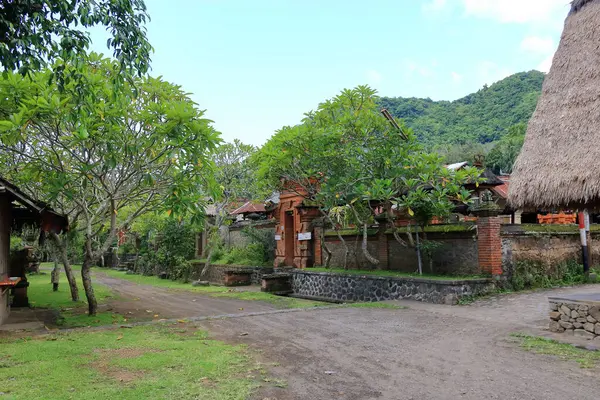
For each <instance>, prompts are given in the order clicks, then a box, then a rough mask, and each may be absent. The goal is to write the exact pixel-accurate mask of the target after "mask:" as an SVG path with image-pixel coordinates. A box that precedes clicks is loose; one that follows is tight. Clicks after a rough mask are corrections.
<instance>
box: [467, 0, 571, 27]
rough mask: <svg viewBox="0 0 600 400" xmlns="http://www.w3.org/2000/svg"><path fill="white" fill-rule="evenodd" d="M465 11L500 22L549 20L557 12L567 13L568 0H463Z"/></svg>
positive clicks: (468, 13)
mask: <svg viewBox="0 0 600 400" xmlns="http://www.w3.org/2000/svg"><path fill="white" fill-rule="evenodd" d="M462 2H463V7H464V10H465V13H466V14H467V15H473V16H476V17H484V18H490V19H495V20H498V21H500V22H515V23H529V22H548V21H550V20H552V19H553V18H554V17H555V16H556V14H557V13H559V12H560V13H561V15H562V18H564V16H565V15H566V12H567V10H568V5H569V2H568V1H566V0H462Z"/></svg>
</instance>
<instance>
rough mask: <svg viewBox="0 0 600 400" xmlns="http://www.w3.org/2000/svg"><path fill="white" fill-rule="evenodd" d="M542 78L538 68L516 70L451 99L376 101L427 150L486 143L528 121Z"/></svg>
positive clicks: (393, 98)
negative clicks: (437, 147)
mask: <svg viewBox="0 0 600 400" xmlns="http://www.w3.org/2000/svg"><path fill="white" fill-rule="evenodd" d="M544 78H545V74H544V73H542V72H539V71H529V72H520V73H517V74H514V75H511V76H509V77H507V78H504V79H502V80H501V81H498V82H496V83H494V84H492V85H490V86H489V87H488V88H487V89H482V90H479V91H477V92H475V93H471V94H469V95H467V96H465V97H463V98H461V99H458V100H455V101H451V102H450V101H432V100H431V99H419V98H402V97H382V98H380V99H379V100H378V103H379V105H380V106H381V107H384V108H387V109H388V110H389V111H390V113H391V114H392V115H393V116H394V117H396V118H398V119H402V120H404V121H405V123H406V125H407V126H408V127H410V128H411V129H413V131H414V132H415V134H416V135H417V138H418V139H419V141H421V142H422V143H423V144H425V146H426V147H427V148H428V149H432V148H434V147H436V146H448V145H454V144H473V143H481V144H487V143H491V142H494V141H497V140H499V139H501V138H502V137H503V136H504V135H505V134H506V133H507V130H508V129H509V128H510V127H511V126H513V125H515V124H518V123H527V121H529V118H531V115H532V114H533V111H534V110H535V107H536V104H537V101H538V98H539V96H540V94H541V92H542V83H543V82H544ZM466 150H468V148H467V149H466ZM464 159H465V158H463V160H464ZM463 160H459V161H463Z"/></svg>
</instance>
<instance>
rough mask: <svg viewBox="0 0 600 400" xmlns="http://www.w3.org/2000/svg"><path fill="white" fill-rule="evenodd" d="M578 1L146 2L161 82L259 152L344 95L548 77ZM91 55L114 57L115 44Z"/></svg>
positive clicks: (422, 93)
mask: <svg viewBox="0 0 600 400" xmlns="http://www.w3.org/2000/svg"><path fill="white" fill-rule="evenodd" d="M568 4H569V0H395V1H394V0H389V1H388V0H371V1H359V0H345V1H341V0H320V1H317V0H302V1H299V0H254V1H249V0H169V1H165V0H146V5H147V6H148V11H149V13H150V16H151V18H152V21H151V22H150V23H149V24H148V26H147V28H148V36H149V39H150V41H151V43H152V45H153V46H154V49H155V52H154V54H153V56H152V72H151V73H152V75H155V76H158V75H162V76H163V77H164V79H166V80H168V81H170V82H173V83H177V84H179V85H181V86H183V88H184V89H185V90H186V91H188V92H190V93H192V97H193V99H194V100H195V101H196V102H197V103H198V104H199V107H200V108H202V109H206V110H207V113H206V115H207V117H208V118H210V119H212V120H214V121H215V127H216V128H217V129H218V130H219V131H221V132H222V135H223V138H224V139H225V140H227V141H231V140H233V139H234V138H239V139H241V140H242V141H243V142H246V143H251V144H255V145H260V144H262V143H264V142H265V141H266V140H267V139H268V138H269V137H270V136H271V135H272V134H273V133H274V131H275V130H277V129H279V128H281V127H282V126H284V125H294V124H296V123H298V122H299V121H300V119H301V118H302V115H303V113H304V112H306V111H309V110H312V109H314V108H315V107H316V106H317V105H318V103H319V102H321V101H323V100H325V99H327V98H330V97H332V96H334V95H336V94H337V93H338V92H339V91H340V90H342V89H343V88H350V87H354V86H356V85H359V84H369V85H371V86H372V87H374V88H376V89H377V90H378V91H379V94H380V95H383V96H404V97H407V96H415V97H430V98H432V99H434V100H441V99H443V100H454V99H457V98H459V97H462V96H464V95H466V94H468V93H471V92H473V91H476V90H477V89H478V88H480V87H481V86H483V84H485V83H487V84H491V83H493V82H495V81H497V80H499V79H502V78H504V77H506V76H508V75H510V74H512V73H515V72H520V71H525V70H531V69H540V70H545V71H547V70H548V68H549V66H550V64H551V57H552V55H553V53H554V51H555V49H556V46H557V45H558V40H559V38H560V33H561V30H562V24H563V21H564V18H565V17H566V15H567V12H568V9H569V6H568ZM92 38H93V40H94V46H93V49H94V50H96V51H100V52H103V53H105V54H107V53H108V51H107V49H106V48H105V47H104V46H105V43H106V39H105V35H103V33H99V31H98V30H94V31H93V32H92Z"/></svg>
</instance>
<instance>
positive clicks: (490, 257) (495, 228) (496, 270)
mask: <svg viewBox="0 0 600 400" xmlns="http://www.w3.org/2000/svg"><path fill="white" fill-rule="evenodd" d="M500 221H501V220H500V217H498V216H492V217H480V218H479V219H478V220H477V249H478V256H479V257H478V258H479V268H480V269H481V272H482V273H484V274H491V275H502V239H501V237H500Z"/></svg>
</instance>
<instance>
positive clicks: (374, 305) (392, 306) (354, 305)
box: [346, 301, 406, 310]
mask: <svg viewBox="0 0 600 400" xmlns="http://www.w3.org/2000/svg"><path fill="white" fill-rule="evenodd" d="M346 307H350V308H389V309H392V310H402V309H405V308H406V307H403V306H399V305H396V304H390V303H379V302H375V301H374V302H364V303H349V304H346Z"/></svg>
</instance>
